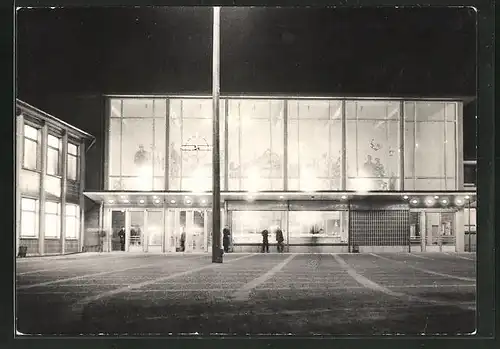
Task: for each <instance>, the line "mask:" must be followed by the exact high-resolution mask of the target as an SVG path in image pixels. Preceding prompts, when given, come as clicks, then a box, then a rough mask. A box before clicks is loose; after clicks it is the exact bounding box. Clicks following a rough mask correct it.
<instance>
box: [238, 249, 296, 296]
mask: <svg viewBox="0 0 500 349" xmlns="http://www.w3.org/2000/svg"><path fill="white" fill-rule="evenodd" d="M295 256H296V255H295V254H291V255H290V256H288V258H286V259H285V260H284V261H282V262H281V263H279V264H277V265H275V266H274V267H273V268H271V269H270V270H268V271H267V272H266V273H264V274H263V275H261V276H259V277H257V278H255V279H253V280H252V281H250V282H247V283H246V284H244V285H243V286H242V287H240V288H239V289H238V290H237V291H236V292H234V293H233V294H232V295H231V298H232V299H233V300H235V301H244V300H247V299H248V298H249V296H250V291H251V290H252V289H254V288H256V287H257V286H259V285H261V284H263V283H264V282H266V281H267V280H269V279H270V278H271V277H272V276H273V275H274V274H276V273H277V272H279V271H280V270H281V269H283V268H284V267H285V265H287V264H288V263H289V262H290V261H291V260H292V259H293V258H295Z"/></svg>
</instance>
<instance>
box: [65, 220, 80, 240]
mask: <svg viewBox="0 0 500 349" xmlns="http://www.w3.org/2000/svg"><path fill="white" fill-rule="evenodd" d="M79 223H80V222H79V221H78V218H76V217H66V239H77V238H78V231H79V225H80V224H79Z"/></svg>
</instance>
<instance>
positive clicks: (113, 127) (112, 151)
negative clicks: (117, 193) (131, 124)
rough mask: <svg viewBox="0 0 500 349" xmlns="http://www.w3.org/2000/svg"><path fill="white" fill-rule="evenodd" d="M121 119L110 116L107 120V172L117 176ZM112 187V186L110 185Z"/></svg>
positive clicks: (119, 159) (119, 163)
mask: <svg viewBox="0 0 500 349" xmlns="http://www.w3.org/2000/svg"><path fill="white" fill-rule="evenodd" d="M121 130H122V121H121V119H114V118H112V119H111V120H110V121H109V134H108V137H109V153H108V160H109V174H110V176H119V175H120V167H121V156H122V154H121V141H122V136H121V132H122V131H121ZM110 189H113V187H110Z"/></svg>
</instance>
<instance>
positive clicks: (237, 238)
mask: <svg viewBox="0 0 500 349" xmlns="http://www.w3.org/2000/svg"><path fill="white" fill-rule="evenodd" d="M232 216H233V217H232V229H233V231H232V235H233V242H234V243H240V244H245V243H261V242H262V234H261V233H262V231H263V230H264V229H267V230H268V231H269V233H270V235H269V241H270V242H271V243H273V242H274V241H275V236H274V233H275V231H276V230H277V228H278V227H282V230H283V227H284V212H282V211H233V213H232ZM283 233H284V235H285V236H286V232H285V231H283Z"/></svg>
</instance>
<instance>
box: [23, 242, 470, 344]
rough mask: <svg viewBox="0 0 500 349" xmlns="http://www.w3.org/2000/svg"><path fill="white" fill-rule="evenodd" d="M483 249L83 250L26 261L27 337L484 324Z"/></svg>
mask: <svg viewBox="0 0 500 349" xmlns="http://www.w3.org/2000/svg"><path fill="white" fill-rule="evenodd" d="M475 278H476V273H475V254H467V253H463V254H456V253H449V254H444V253H425V254H423V253H421V254H417V253H415V254H408V253H406V254H387V253H386V254H383V253H378V254H286V253H285V254H227V255H225V256H224V263H223V264H213V263H211V256H210V255H195V254H191V255H188V254H186V255H162V254H130V253H124V252H123V253H102V254H98V253H84V254H75V255H69V256H58V257H33V258H26V259H18V260H17V263H16V280H17V284H16V289H17V292H16V297H17V309H16V310H17V329H18V331H19V332H21V333H24V334H57V335H59V334H66V335H80V334H98V333H105V334H110V335H123V334H129V335H138V334H139V335H165V334H173V335H175V334H180V333H183V334H186V333H190V334H203V335H205V334H275V333H281V334H288V333H293V334H303V335H310V334H332V335H349V334H351V335H357V334H358V335H359V334H367V335H369V334H371V335H373V334H375V335H377V334H418V335H421V334H424V333H425V334H437V333H439V334H456V333H471V332H474V331H475V300H476V297H475V294H476V282H475Z"/></svg>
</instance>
